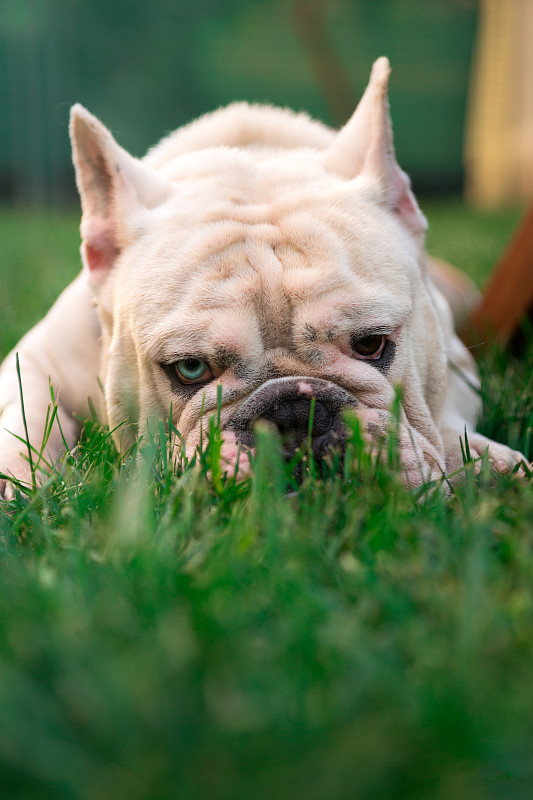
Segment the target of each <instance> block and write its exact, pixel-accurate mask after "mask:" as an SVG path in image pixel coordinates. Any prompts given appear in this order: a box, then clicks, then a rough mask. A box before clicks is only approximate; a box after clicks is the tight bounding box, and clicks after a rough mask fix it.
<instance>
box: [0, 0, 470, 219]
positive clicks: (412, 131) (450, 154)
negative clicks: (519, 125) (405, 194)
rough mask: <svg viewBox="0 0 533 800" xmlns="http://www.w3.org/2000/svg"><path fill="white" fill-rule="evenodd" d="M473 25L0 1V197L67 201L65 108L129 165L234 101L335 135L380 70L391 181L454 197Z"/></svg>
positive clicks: (299, 8) (217, 8) (466, 18)
mask: <svg viewBox="0 0 533 800" xmlns="http://www.w3.org/2000/svg"><path fill="white" fill-rule="evenodd" d="M475 22H476V5H475V3H473V2H468V0H431V1H430V0H366V2H365V1H364V0H150V2H146V0H128V2H124V0H2V2H0V191H1V193H2V195H3V196H4V197H6V196H7V197H11V198H14V199H15V200H17V201H25V202H28V201H29V202H41V203H42V202H51V201H56V200H57V201H59V200H62V199H65V198H68V197H70V196H72V194H73V185H74V184H73V176H72V169H71V166H70V154H69V146H68V137H67V124H68V110H69V107H70V105H71V104H72V103H74V102H76V101H80V102H82V103H84V104H85V105H86V106H87V107H88V108H89V109H90V110H91V111H93V113H95V114H96V115H97V116H99V117H100V118H101V119H102V120H103V121H104V122H105V123H106V124H107V125H108V127H110V128H111V130H112V131H113V132H114V133H115V135H116V136H117V138H118V139H119V141H120V142H121V144H123V145H124V146H125V147H127V148H128V149H130V150H131V151H132V152H134V153H136V154H138V155H141V154H142V153H143V152H144V151H145V150H146V148H147V147H148V146H150V145H151V144H153V143H154V142H155V141H156V140H157V139H158V138H159V137H160V136H161V135H162V134H163V133H164V132H165V131H169V130H171V129H173V128H175V127H176V126H178V125H180V124H182V123H183V122H186V121H187V120H189V119H191V118H193V117H195V116H196V115H198V114H200V113H202V112H204V111H207V110H210V109H212V108H213V107H215V106H217V105H220V104H223V103H227V102H230V101H232V100H235V99H246V100H254V101H268V102H273V103H278V104H282V105H289V106H292V107H295V108H299V109H306V110H309V111H310V112H311V113H312V114H314V115H316V116H318V117H319V118H321V119H323V120H324V121H326V122H329V123H332V124H339V123H341V122H342V121H343V120H344V119H345V118H346V117H347V116H349V114H350V112H351V110H352V108H353V106H354V105H355V103H356V101H357V99H358V97H359V96H360V93H361V91H362V90H363V88H364V85H365V83H366V80H367V78H368V74H369V69H370V66H371V63H372V61H373V59H374V58H376V57H377V56H379V55H383V54H385V55H388V56H389V58H390V59H391V63H392V67H393V75H392V82H391V104H392V113H393V120H394V127H395V134H396V145H397V150H398V155H399V159H400V161H401V163H402V166H404V168H405V169H407V171H408V172H410V173H411V175H412V177H413V179H414V182H415V188H416V189H418V190H419V191H420V190H421V191H439V190H443V189H447V188H454V189H457V188H458V187H459V186H460V184H461V179H462V165H461V149H462V136H463V121H464V112H465V105H466V92H467V86H468V73H469V66H470V57H471V51H472V43H473V38H474V31H475Z"/></svg>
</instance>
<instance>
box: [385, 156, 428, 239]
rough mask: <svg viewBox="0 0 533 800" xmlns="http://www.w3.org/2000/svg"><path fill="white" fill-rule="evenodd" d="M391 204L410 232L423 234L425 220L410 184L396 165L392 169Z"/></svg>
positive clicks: (425, 225) (425, 226) (425, 224)
mask: <svg viewBox="0 0 533 800" xmlns="http://www.w3.org/2000/svg"><path fill="white" fill-rule="evenodd" d="M391 184H392V185H391V190H392V191H391V204H392V206H393V208H394V210H395V211H396V213H397V214H398V216H399V217H400V219H401V220H402V221H403V223H404V225H406V226H407V227H408V228H409V230H410V231H412V232H413V233H417V234H419V233H423V232H424V231H425V230H426V228H427V222H426V218H425V217H424V215H423V214H422V212H421V211H420V209H419V208H418V204H417V202H416V200H415V198H414V195H413V193H412V191H411V182H410V180H409V178H408V177H407V175H406V174H405V172H404V171H403V170H402V169H400V167H399V166H398V165H397V164H394V165H393V167H392V175H391Z"/></svg>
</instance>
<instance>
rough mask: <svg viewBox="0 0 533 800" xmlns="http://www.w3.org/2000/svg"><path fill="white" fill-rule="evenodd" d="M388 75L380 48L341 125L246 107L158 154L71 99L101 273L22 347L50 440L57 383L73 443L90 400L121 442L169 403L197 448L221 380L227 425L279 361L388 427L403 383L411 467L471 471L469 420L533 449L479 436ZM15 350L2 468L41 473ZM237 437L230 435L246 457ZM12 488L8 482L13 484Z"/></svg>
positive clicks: (33, 405)
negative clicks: (377, 350) (384, 353)
mask: <svg viewBox="0 0 533 800" xmlns="http://www.w3.org/2000/svg"><path fill="white" fill-rule="evenodd" d="M388 75H389V67H388V62H387V60H386V59H379V60H378V61H377V62H376V64H375V65H374V69H373V71H372V76H371V80H370V83H369V87H368V89H367V91H366V92H365V95H364V97H363V99H362V100H361V103H360V104H359V106H358V108H357V110H356V112H355V114H354V116H353V117H352V119H351V120H350V121H349V122H348V123H347V125H346V126H345V128H343V129H342V130H341V131H340V132H339V133H335V132H334V131H332V130H330V129H329V128H327V127H325V126H323V125H321V124H320V123H317V122H314V121H312V120H311V119H309V118H308V117H307V116H306V115H302V114H299V115H295V114H293V113H292V112H290V111H285V110H280V109H276V108H270V107H261V106H248V105H247V104H242V103H241V104H235V105H233V106H230V107H229V108H226V109H222V110H219V111H216V112H215V113H213V114H209V115H207V116H205V117H203V118H201V119H200V120H198V121H197V122H194V123H192V124H191V125H189V126H187V127H185V128H183V129H181V130H178V131H177V132H176V133H174V134H172V135H170V136H169V137H167V138H166V139H164V140H163V141H162V142H161V143H160V144H159V145H157V146H156V147H155V148H154V149H152V150H151V151H150V152H149V153H148V155H147V156H146V157H145V158H144V159H143V160H142V161H137V160H136V159H134V158H132V157H131V156H130V155H129V154H128V153H126V152H125V151H124V150H122V149H121V148H120V147H119V146H118V145H117V144H116V142H115V141H114V139H113V138H112V136H111V134H110V133H109V132H108V131H107V130H106V128H104V126H103V125H102V124H101V123H100V122H98V120H96V119H95V118H94V117H92V116H91V115H90V114H89V113H88V112H87V111H85V109H83V108H82V107H80V106H76V107H75V108H74V109H73V115H72V129H71V134H72V140H73V150H74V161H75V165H76V171H77V181H78V187H79V190H80V195H81V200H82V208H83V218H82V225H81V231H82V238H83V244H82V259H83V262H84V270H83V272H82V274H81V275H80V276H79V277H78V278H77V279H76V280H75V281H74V283H73V284H72V285H71V286H70V287H68V288H67V289H66V290H65V292H64V293H63V294H62V295H61V296H60V298H59V299H58V301H57V302H56V304H55V305H54V307H53V308H52V309H51V311H50V312H49V314H48V315H47V316H46V317H45V318H44V319H43V320H42V321H41V322H40V323H39V324H38V325H37V326H36V327H35V328H34V329H33V330H32V331H30V332H29V333H28V334H27V336H26V337H24V339H22V341H21V342H20V343H19V344H18V345H17V347H16V348H15V351H16V352H17V353H18V354H19V358H20V366H21V375H22V385H23V390H24V398H25V407H26V416H27V419H28V427H29V438H30V441H31V443H32V445H33V446H34V447H36V448H37V449H39V447H40V442H41V438H42V431H43V425H44V420H45V417H46V411H47V408H48V405H49V402H50V394H49V381H51V382H52V384H53V386H54V389H55V395H56V398H57V400H58V403H59V415H60V421H61V424H62V429H63V433H64V436H65V439H66V443H67V445H68V447H72V446H73V445H74V444H75V442H76V439H77V436H78V432H79V429H78V421H77V419H78V417H79V416H80V415H81V416H84V415H85V414H87V410H88V406H87V398H88V397H91V398H92V400H93V402H94V403H95V404H96V405H97V407H98V408H99V410H100V415H101V418H102V420H103V421H106V422H108V424H109V425H110V426H111V427H112V428H115V427H116V426H120V425H121V423H123V422H126V424H125V425H123V426H121V427H119V429H118V432H117V434H116V439H117V441H118V443H119V445H120V446H121V447H126V446H128V445H129V444H131V442H132V441H133V440H134V438H135V437H137V436H138V435H140V434H142V433H143V432H144V431H145V426H146V423H147V420H150V419H151V418H154V417H155V418H166V417H167V415H168V412H169V409H170V408H171V407H172V409H173V415H174V424H175V425H176V426H177V427H178V429H179V430H180V431H181V432H182V433H183V435H184V436H185V437H186V440H187V443H188V447H189V448H193V447H194V446H196V445H197V444H198V442H199V439H200V428H201V424H202V419H201V418H202V413H203V414H204V416H205V415H206V414H209V413H211V412H214V411H215V409H216V405H217V387H218V386H219V385H221V386H222V415H221V421H222V424H223V425H227V424H228V423H229V421H230V420H231V418H232V416H233V415H234V414H235V412H236V410H237V409H239V407H240V406H241V405H242V403H243V402H244V401H245V400H246V398H248V397H249V396H250V395H251V394H252V393H253V392H254V391H256V390H257V389H258V387H260V386H262V385H263V384H265V382H266V381H268V380H270V379H271V378H272V377H273V376H276V377H280V376H282V377H283V376H303V377H304V378H305V377H309V378H312V377H314V378H322V379H324V380H327V381H330V382H331V383H333V384H335V385H337V386H340V387H342V388H343V389H345V390H347V391H348V392H349V393H350V394H351V395H353V396H354V397H355V398H356V399H357V402H358V409H357V413H358V414H359V416H360V418H361V420H362V421H363V423H364V424H366V425H367V427H368V430H372V431H374V434H373V435H375V431H376V429H379V428H380V426H381V427H382V428H383V429H385V427H386V424H387V419H388V410H389V407H390V404H391V401H392V398H393V396H394V389H395V387H396V386H398V385H399V386H401V387H402V391H403V412H402V420H401V422H402V425H401V437H400V438H401V448H402V455H403V460H404V463H405V464H406V465H408V466H407V467H406V482H407V483H410V484H413V483H414V484H418V483H421V482H423V481H424V480H426V479H428V478H431V477H436V476H439V475H440V474H441V473H442V472H444V471H445V470H448V471H450V470H454V469H455V468H456V467H457V466H458V465H459V464H460V445H459V437H460V435H462V434H463V433H464V429H465V427H466V428H467V429H468V431H469V439H470V448H471V450H472V451H473V452H474V454H479V455H481V454H482V453H483V452H484V451H485V449H486V448H487V447H488V448H489V455H490V457H491V458H492V459H493V460H494V462H495V468H496V469H499V470H501V471H507V470H509V469H511V468H512V467H513V466H514V465H515V464H516V463H517V462H519V461H520V459H522V456H521V454H520V453H516V452H514V451H511V450H509V449H508V448H507V447H505V446H504V445H500V444H497V443H495V442H490V441H488V440H486V439H484V438H483V437H481V436H480V435H479V434H476V433H475V432H474V426H475V422H476V417H477V414H478V412H479V400H478V397H477V395H476V393H475V392H474V391H472V390H471V389H470V388H469V385H468V383H467V382H465V381H464V380H463V379H461V377H459V375H458V372H457V370H456V369H454V370H451V369H450V362H453V364H454V365H455V367H457V368H459V370H460V371H462V372H463V373H464V374H465V375H466V376H467V377H468V379H469V380H470V381H471V382H474V383H475V382H476V381H477V377H476V371H475V366H474V364H473V361H472V358H471V357H470V355H469V353H468V352H467V350H466V349H465V348H464V346H463V345H462V344H461V343H460V342H459V340H458V339H457V337H456V336H455V334H454V331H453V326H452V321H451V315H450V310H449V307H448V306H447V304H446V301H445V300H444V299H443V297H442V295H440V294H439V292H438V291H437V290H436V288H435V287H434V285H433V284H432V282H431V280H430V278H429V276H428V272H427V269H426V256H425V254H424V250H423V240H424V232H425V228H426V223H425V219H424V217H423V216H422V214H421V213H420V211H419V209H418V206H417V204H416V201H415V199H414V197H413V195H412V193H411V190H410V187H409V182H408V180H407V178H406V176H405V175H404V173H403V172H402V171H401V170H400V168H399V167H398V165H397V163H396V160H395V158H394V150H393V145H392V134H391V128H390V120H389V115H388V104H387V96H386V92H387V81H388ZM311 331H312V332H313V335H311V334H310V332H311ZM369 331H370V332H372V331H378V332H380V333H383V334H384V335H386V336H387V337H389V338H390V339H391V341H393V342H394V343H395V347H396V349H395V357H394V360H393V362H392V364H391V365H390V368H389V369H388V370H387V371H386V372H385V371H380V370H379V369H376V367H375V365H373V364H371V363H369V362H368V361H362V360H360V359H359V358H358V357H356V356H354V353H353V352H352V349H351V344H350V342H351V341H352V337H353V335H354V334H357V332H359V333H361V334H365V333H366V334H367V333H368V332H369ZM15 351H14V352H13V353H11V354H10V355H9V356H8V357H7V359H6V360H5V362H4V364H3V365H2V367H1V370H0V470H1V471H2V472H4V473H6V474H7V475H12V476H14V477H15V478H17V479H19V480H22V481H27V482H29V479H30V476H29V470H28V464H27V461H26V459H25V455H24V453H25V451H24V448H23V447H22V446H21V444H20V442H19V441H18V440H17V439H16V438H15V437H14V435H13V434H15V435H17V436H20V437H22V438H24V435H25V434H24V428H23V425H22V415H21V408H20V401H19V387H18V380H17V375H16V369H15V355H14V353H15ZM185 357H198V358H201V359H203V360H204V361H205V362H206V363H209V365H210V367H211V369H212V372H213V379H212V380H211V381H210V382H208V383H207V384H205V385H203V386H201V387H200V388H198V390H197V391H193V392H191V391H190V390H186V391H184V390H183V389H182V388H181V387H180V386H179V385H178V386H177V385H176V382H175V381H173V380H172V379H170V378H169V374H168V369H172V366H171V365H172V364H173V363H174V362H176V361H178V360H179V359H183V358H185ZM232 359H233V361H232ZM237 364H238V368H237V366H236V365H237ZM165 365H166V366H167V369H165V368H164V366H165ZM99 378H100V379H101V381H102V384H103V386H104V396H102V394H101V391H100V389H99V386H98V379H99ZM63 447H64V444H63V441H62V438H61V436H60V435H59V431H58V430H57V429H55V430H54V433H53V435H52V437H51V438H50V441H49V442H48V446H47V451H46V453H45V455H46V457H47V458H48V459H49V460H50V461H52V462H55V461H57V459H58V458H59V456H60V454H61V452H62V449H63ZM235 451H236V447H235V440H234V436H232V435H230V434H229V433H228V435H227V437H226V455H227V458H228V461H229V462H231V461H232V459H234V457H235ZM1 491H4V492H5V491H7V492H8V493H9V484H7V485H6V482H5V481H4V482H1V483H0V492H1Z"/></svg>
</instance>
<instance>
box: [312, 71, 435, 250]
mask: <svg viewBox="0 0 533 800" xmlns="http://www.w3.org/2000/svg"><path fill="white" fill-rule="evenodd" d="M389 75H390V66H389V61H388V59H387V58H378V60H377V61H376V62H375V63H374V66H373V67H372V74H371V75H370V81H369V83H368V86H367V88H366V91H365V93H364V95H363V97H362V98H361V100H360V102H359V105H358V106H357V108H356V110H355V112H354V114H353V116H352V117H351V119H350V120H349V121H348V122H347V123H346V125H345V126H344V128H342V129H341V130H340V131H339V133H338V134H337V136H336V137H335V139H334V141H333V142H332V144H331V145H330V147H329V148H328V149H327V150H326V151H325V153H324V166H325V167H326V169H328V170H329V171H330V172H335V173H337V174H338V175H341V176H342V177H344V178H348V179H349V180H351V179H354V178H360V179H363V180H364V181H365V182H367V183H368V186H369V189H370V190H371V192H372V194H376V197H377V199H378V201H379V202H382V203H384V204H385V205H386V206H387V207H388V208H390V210H391V211H393V212H394V213H396V214H397V215H398V217H399V218H400V220H401V221H402V222H403V223H404V225H405V226H406V227H407V228H408V229H409V230H410V231H411V232H412V233H413V234H415V235H417V236H419V237H422V236H423V234H424V232H425V230H426V228H427V222H426V218H425V217H424V215H423V214H422V212H421V211H420V209H419V207H418V204H417V202H416V200H415V197H414V195H413V193H412V191H411V185H410V181H409V178H408V176H407V175H406V174H405V172H404V171H403V170H402V169H401V168H400V166H399V165H398V162H397V161H396V156H395V154H394V144H393V139H392V125H391V120H390V113H389V101H388V97H387V87H388V82H389Z"/></svg>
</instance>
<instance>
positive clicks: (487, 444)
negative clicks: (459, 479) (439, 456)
mask: <svg viewBox="0 0 533 800" xmlns="http://www.w3.org/2000/svg"><path fill="white" fill-rule="evenodd" d="M468 450H469V452H470V457H471V459H474V460H475V459H477V460H478V463H477V464H476V472H479V470H480V469H481V464H482V462H483V458H484V457H485V454H486V457H487V458H488V461H489V463H490V465H491V467H492V469H493V470H495V472H498V473H500V474H501V475H509V474H510V473H512V472H516V474H517V475H518V476H520V477H525V476H526V475H527V472H529V471H530V470H531V469H533V466H532V465H531V464H530V463H529V461H528V460H527V458H526V457H525V455H524V454H523V453H521V452H520V451H519V450H513V449H511V448H510V447H508V446H507V445H505V444H500V442H495V441H494V440H493V439H488V438H487V437H486V436H483V435H482V434H481V433H469V434H468ZM526 469H527V472H526Z"/></svg>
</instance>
